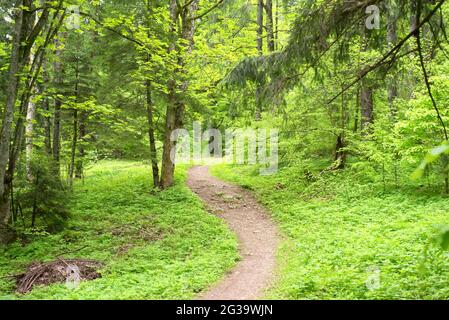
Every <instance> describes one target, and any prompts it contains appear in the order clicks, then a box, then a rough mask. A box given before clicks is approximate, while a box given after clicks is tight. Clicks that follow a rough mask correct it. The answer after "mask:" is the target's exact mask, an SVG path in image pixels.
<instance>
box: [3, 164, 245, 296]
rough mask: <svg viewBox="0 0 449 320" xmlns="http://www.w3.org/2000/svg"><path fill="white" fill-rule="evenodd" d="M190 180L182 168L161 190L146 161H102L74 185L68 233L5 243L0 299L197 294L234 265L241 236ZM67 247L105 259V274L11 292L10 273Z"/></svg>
mask: <svg viewBox="0 0 449 320" xmlns="http://www.w3.org/2000/svg"><path fill="white" fill-rule="evenodd" d="M185 178H186V170H185V168H181V169H178V170H177V185H176V186H175V187H174V188H172V189H170V190H168V191H164V192H154V191H153V190H152V187H151V184H150V169H149V167H148V166H146V165H144V164H142V163H139V162H124V161H123V162H117V161H114V162H113V161H107V162H101V163H99V164H97V165H95V166H94V167H93V168H91V169H89V170H88V172H87V175H86V179H85V182H84V184H82V183H78V184H77V185H76V187H75V193H74V199H73V201H72V204H71V212H72V218H71V219H70V223H69V227H68V228H67V229H66V230H65V231H64V232H62V233H59V234H54V235H50V236H41V237H37V238H35V239H33V241H31V243H29V244H26V245H23V244H21V243H15V244H12V245H10V246H8V247H6V248H0V298H3V299H17V298H19V299H191V298H194V297H195V295H196V294H197V293H198V292H200V291H202V290H204V289H205V288H207V287H208V286H210V285H211V284H213V283H214V282H216V281H218V280H219V279H220V278H221V277H222V276H223V274H224V273H225V272H226V271H228V270H229V269H231V268H232V267H233V266H234V264H235V262H236V260H237V259H238V252H237V242H236V239H235V237H234V236H233V235H232V234H231V233H230V231H229V230H228V228H227V227H226V226H225V224H224V223H223V222H222V221H221V220H219V219H218V218H216V217H214V216H213V215H210V214H209V213H207V212H206V211H205V210H204V207H203V205H202V203H201V202H200V200H199V199H198V198H197V197H196V196H195V195H194V194H192V193H191V192H190V190H189V189H188V188H187V187H186V186H185V183H184V182H185ZM84 246H86V248H84V249H82V250H80V251H77V252H74V251H75V250H77V249H79V248H83V247H84ZM64 252H72V253H68V254H65V255H64V257H65V258H87V259H96V260H99V261H101V262H103V263H104V267H103V269H102V270H101V274H102V277H101V278H100V279H96V280H93V281H86V282H82V283H81V285H80V286H79V287H78V288H77V289H74V290H70V289H68V288H66V286H65V285H64V284H55V285H51V286H48V287H39V288H36V289H34V290H33V291H32V292H31V293H30V294H27V295H24V296H23V295H15V294H13V293H12V292H13V288H14V283H13V282H12V281H10V280H8V279H7V278H4V277H3V276H5V275H10V274H17V273H20V272H23V271H24V270H25V269H26V267H27V265H29V264H30V262H32V261H51V260H54V259H55V257H56V256H58V255H59V254H61V253H64ZM2 277H3V278H2Z"/></svg>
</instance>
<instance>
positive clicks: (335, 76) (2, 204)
mask: <svg viewBox="0 0 449 320" xmlns="http://www.w3.org/2000/svg"><path fill="white" fill-rule="evenodd" d="M448 10H449V6H448V4H447V3H446V1H445V0H439V1H438V0H435V1H428V0H411V1H399V0H384V1H381V0H377V1H376V0H372V1H370V0H360V1H336V0H320V1H309V0H181V1H179V0H178V1H176V0H129V1H116V0H104V1H84V0H73V1H65V0H54V1H47V0H0V88H1V89H0V101H1V104H0V106H1V118H2V127H1V128H2V129H1V132H0V242H1V243H3V244H4V246H3V247H2V249H0V253H1V254H2V256H0V269H3V271H5V272H4V273H5V275H8V274H13V273H15V272H16V270H18V269H21V268H22V269H23V268H24V267H25V266H26V264H27V263H29V262H30V261H33V260H35V259H40V260H42V259H44V260H45V259H52V258H54V257H55V256H57V253H61V252H71V250H72V251H73V250H76V248H77V247H79V245H80V244H81V243H83V242H86V244H87V245H88V246H89V249H85V250H84V251H83V250H80V251H79V252H74V255H75V256H78V255H79V257H90V258H92V259H97V260H101V261H113V262H111V264H110V266H109V267H108V268H107V271H105V272H106V274H112V275H114V277H113V278H114V279H115V280H116V281H118V282H116V284H117V283H118V286H119V287H120V288H122V287H121V286H123V289H122V290H120V289H116V291H108V290H106V289H105V290H104V291H103V294H104V295H103V296H102V295H101V294H100V293H98V292H99V291H101V290H99V289H100V288H103V289H104V288H109V287H108V285H109V284H110V282H111V283H112V281H113V280H111V278H108V277H103V278H102V279H101V280H100V281H99V282H97V284H96V285H92V284H91V285H86V286H85V287H83V289H82V291H79V292H75V293H74V292H71V293H67V292H66V291H64V290H65V289H64V288H63V287H62V286H61V287H50V288H47V289H42V290H41V291H39V290H38V291H36V292H37V293H34V294H35V297H36V298H45V297H65V298H67V297H69V298H104V297H107V298H186V297H187V298H192V297H193V296H194V295H195V294H196V293H197V292H199V291H201V290H203V289H204V287H206V286H207V285H209V284H210V283H213V282H214V281H216V280H217V279H219V278H220V276H221V275H222V274H223V273H224V272H226V270H229V269H230V268H231V267H232V265H233V264H234V263H235V261H236V260H237V254H236V246H237V245H236V240H235V239H234V238H233V236H232V235H231V234H229V232H228V231H227V230H226V228H225V226H224V225H223V224H221V223H220V222H218V221H216V220H214V219H213V218H212V217H210V216H208V215H206V214H205V213H204V212H203V211H202V210H203V209H202V208H201V205H200V204H199V202H198V200H196V199H195V198H194V197H193V196H192V195H191V194H190V193H189V191H188V190H187V189H186V188H185V186H184V182H185V171H186V167H185V166H180V167H179V168H178V167H176V168H175V165H174V164H173V163H172V162H171V161H170V151H171V149H172V148H173V146H174V142H173V141H171V140H170V135H171V133H172V132H173V131H174V130H176V129H178V128H186V129H187V130H192V129H193V128H192V124H193V122H194V121H200V122H201V123H202V125H203V129H204V130H206V129H208V128H216V129H219V130H220V131H222V132H224V131H225V130H226V129H229V128H276V129H279V132H280V137H279V141H280V144H279V172H278V173H277V174H275V175H273V176H269V177H262V176H259V175H258V172H259V171H258V168H257V166H245V165H244V166H229V165H220V166H215V167H214V168H213V169H212V172H213V173H214V174H215V175H217V176H219V177H221V178H222V179H225V180H228V181H232V182H234V183H237V184H239V185H241V186H243V187H244V188H246V189H250V190H252V191H253V192H254V193H255V194H256V195H257V196H258V198H259V199H260V201H261V202H262V203H263V204H264V205H266V207H267V208H268V209H269V210H270V212H272V213H273V217H274V219H275V221H276V222H277V223H278V224H279V225H280V228H281V230H282V232H283V234H284V235H285V241H284V243H283V244H282V245H281V249H280V253H279V258H278V259H279V261H280V271H279V272H280V276H279V281H278V284H276V285H275V287H274V288H273V289H272V290H271V291H270V292H269V293H268V297H270V298H298V299H301V298H331V299H332V298H350V299H351V298H362V299H363V298H447V297H448V288H449V287H448V286H447V284H446V279H447V275H448V273H449V261H448V260H447V256H446V255H445V254H444V251H442V250H441V249H443V250H445V249H447V248H448V247H449V232H448V231H447V228H446V227H445V226H446V225H447V224H448V219H447V213H448V212H447V208H448V197H447V195H448V194H449V168H448V161H449V158H448V154H449V145H448V130H449V129H448V128H447V123H448V120H449V108H448V105H447V102H448V101H449V59H448V41H447V40H448V39H447V27H446V23H447V22H448V17H449V16H448V13H449V12H448ZM126 168H131V169H129V170H130V171H126V170H127V169H126ZM147 195H151V205H150V204H148V203H147V202H145V201H147V200H145V199H146V198H145V197H146V196H147ZM182 203H184V205H181V204H182ZM148 205H149V206H150V208H151V210H154V211H155V215H156V218H155V221H156V222H154V224H151V223H150V222H149V221H146V222H145V223H146V224H145V227H144V230H147V231H145V232H150V233H151V234H152V236H154V237H155V238H154V239H153V238H152V239H153V240H154V241H155V243H156V244H155V245H152V246H150V247H146V246H144V245H143V244H142V243H140V242H139V241H141V239H138V238H139V237H138V236H136V234H134V233H133V234H127V235H126V237H124V238H123V239H122V238H120V239H119V238H117V237H112V236H111V237H110V236H108V235H106V234H104V233H103V234H102V231H101V230H103V229H104V228H107V227H110V228H117V227H119V226H120V225H127V224H133V223H141V222H137V221H138V220H139V219H140V218H141V216H140V215H141V214H142V217H143V212H144V211H145V210H144V209H143V208H144V207H145V206H148ZM164 207H166V208H170V210H168V211H170V213H169V214H167V215H164V214H163V213H164V210H163V209H161V208H164ZM86 212H88V213H86ZM133 212H134V213H135V214H132V213H133ZM197 213H198V214H199V216H200V217H201V218H198V216H196V218H194V216H195V214H197ZM83 214H86V215H85V216H84V218H83ZM109 216H113V217H115V218H114V219H112V220H111V221H108V217H109ZM86 219H87V220H86ZM142 219H143V218H142ZM88 221H89V222H88ZM106 221H108V222H106ZM133 221H134V222H133ZM195 222H197V223H199V224H200V225H201V226H202V228H204V229H202V232H201V230H197V229H196V228H195V226H194V224H195ZM101 223H104V224H105V225H104V226H103V227H101V228H100V229H98V230H96V231H95V232H94V229H95V228H97V227H98V226H99V225H100V224H101ZM109 224H110V225H109ZM98 228H99V227H98ZM146 228H149V229H146ZM150 229H151V230H150ZM108 230H109V229H108ZM140 230H142V229H140ZM148 230H150V231H148ZM160 233H161V234H162V233H164V234H165V233H166V234H170V236H168V237H167V238H164V239H163V240H161V239H159V238H158V236H157V235H158V234H160ZM187 234H188V236H186V235H187ZM87 239H88V240H87ZM158 241H160V242H158ZM189 241H190V242H189ZM135 242H136V243H135ZM127 243H128V244H130V243H132V244H133V246H136V247H137V249H135V250H136V252H135V256H133V258H130V259H131V260H128V261H126V262H125V261H122V260H120V259H119V258H117V257H116V255H115V253H113V252H112V251H111V250H112V249H111V248H115V249H114V250H116V249H117V248H118V247H123V246H124V245H126V244H127ZM205 243H209V244H210V246H209V247H207V248H206V247H205V245H204V244H205ZM50 248H51V249H50ZM183 248H184V249H185V248H188V249H190V250H192V251H193V252H195V254H193V257H194V258H192V259H191V260H189V262H186V261H187V260H184V259H182V257H183V255H185V251H183ZM114 252H115V251H114ZM138 257H140V258H138ZM191 257H192V256H191ZM133 259H134V260H133ZM144 259H145V260H146V262H144ZM212 260H213V261H215V262H216V263H215V264H213V265H211V264H208V263H209V262H210V261H212ZM131 265H133V266H134V269H133V271H132V272H134V274H133V275H129V274H128V273H131V271H129V270H131ZM162 265H165V267H162ZM373 265H374V266H376V267H379V268H381V270H382V279H383V283H384V285H383V286H382V287H381V288H380V289H378V290H374V291H373V290H367V289H366V288H365V286H364V281H365V280H364V279H365V276H366V270H367V268H370V267H371V266H373ZM164 268H165V269H164ZM148 269H151V270H154V272H153V273H152V274H151V275H150V274H146V275H145V276H143V275H142V276H141V277H144V278H145V279H143V278H142V279H140V280H136V279H134V280H133V279H132V278H133V277H139V276H138V275H136V272H137V271H136V270H148ZM127 270H128V271H129V272H128V273H127ZM161 270H165V271H164V272H166V274H169V275H170V276H172V278H170V279H171V280H170V279H169V278H163V277H162V276H161V275H160V272H162V271H161ZM120 275H121V276H122V277H121V276H120ZM0 276H1V274H0ZM148 279H152V280H153V281H154V285H153V286H151V287H148V288H147V289H146V290H147V291H145V292H143V291H136V290H135V289H133V288H132V287H130V283H133V281H135V282H138V281H147V280H148ZM155 279H156V280H155ZM173 279H175V280H173ZM12 287H13V284H12V282H11V281H10V280H9V279H7V278H1V279H0V293H1V294H4V295H5V296H6V295H8V297H10V293H11V289H12ZM83 290H84V291H83ZM119 291H120V292H121V294H122V295H121V296H119V294H118V292H119ZM123 292H125V293H126V294H124V293H123ZM123 294H124V296H123Z"/></svg>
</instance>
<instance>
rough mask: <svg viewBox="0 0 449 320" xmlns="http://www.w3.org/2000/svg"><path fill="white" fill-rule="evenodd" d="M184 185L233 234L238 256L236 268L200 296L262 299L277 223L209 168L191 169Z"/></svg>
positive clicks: (272, 265) (270, 269) (270, 270)
mask: <svg viewBox="0 0 449 320" xmlns="http://www.w3.org/2000/svg"><path fill="white" fill-rule="evenodd" d="M187 184H188V186H189V187H190V188H191V189H192V190H193V191H194V192H195V193H196V194H197V195H198V196H199V197H200V198H201V199H202V200H203V201H204V202H205V203H206V205H207V206H208V208H209V209H210V210H211V211H212V212H213V213H214V214H215V215H217V216H218V217H220V218H222V219H224V220H225V221H226V222H227V224H228V225H229V227H230V228H231V230H232V231H233V232H235V233H236V235H237V237H238V240H239V252H240V255H241V260H240V261H239V262H238V263H237V265H236V267H235V268H234V269H233V270H232V271H231V272H230V273H229V274H228V275H227V276H226V277H225V278H224V279H223V280H221V282H219V283H218V284H217V285H216V286H215V287H213V288H212V289H210V290H208V291H206V292H205V293H203V294H202V295H200V296H199V299H201V300H253V299H258V298H261V297H262V296H263V293H264V290H265V289H267V288H268V287H269V286H270V284H271V283H272V281H273V280H274V269H275V265H276V260H275V254H276V250H277V247H278V244H279V236H278V232H277V228H276V226H275V225H274V223H273V222H272V221H271V220H270V218H269V216H268V214H266V212H265V210H264V209H263V208H262V206H261V205H259V204H258V202H257V201H256V199H255V198H254V196H253V195H252V194H250V193H249V192H248V191H246V190H244V189H242V188H240V187H237V186H234V185H230V184H227V183H225V182H223V181H221V180H218V179H216V178H214V177H212V176H211V175H210V173H209V168H208V167H204V166H198V167H193V168H192V169H190V171H189V178H188V181H187Z"/></svg>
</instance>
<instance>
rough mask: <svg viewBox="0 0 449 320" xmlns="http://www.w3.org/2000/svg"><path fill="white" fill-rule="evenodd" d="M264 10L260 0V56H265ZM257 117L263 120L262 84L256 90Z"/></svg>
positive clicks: (258, 23) (258, 21)
mask: <svg viewBox="0 0 449 320" xmlns="http://www.w3.org/2000/svg"><path fill="white" fill-rule="evenodd" d="M263 10H264V2H263V0H259V2H258V6H257V52H258V53H259V56H262V55H263V28H264V24H263ZM255 100H256V116H255V120H256V121H260V120H261V119H262V99H261V88H260V84H257V88H256V97H255Z"/></svg>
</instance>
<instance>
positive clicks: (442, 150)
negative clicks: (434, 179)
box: [412, 143, 449, 180]
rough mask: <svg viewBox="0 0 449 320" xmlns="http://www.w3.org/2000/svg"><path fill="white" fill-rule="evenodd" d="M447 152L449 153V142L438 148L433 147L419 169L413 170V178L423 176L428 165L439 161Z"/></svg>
mask: <svg viewBox="0 0 449 320" xmlns="http://www.w3.org/2000/svg"><path fill="white" fill-rule="evenodd" d="M445 154H449V143H445V144H443V145H441V146H439V147H437V148H434V149H432V150H431V151H430V152H429V153H428V154H427V156H426V157H425V158H424V160H423V162H422V163H421V164H420V166H419V167H418V169H416V170H415V172H413V174H412V178H413V179H415V180H417V179H419V178H421V177H422V176H423V174H424V172H425V170H426V168H427V167H428V165H429V164H431V163H433V162H435V161H437V160H438V159H440V158H441V157H442V156H443V155H445Z"/></svg>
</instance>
